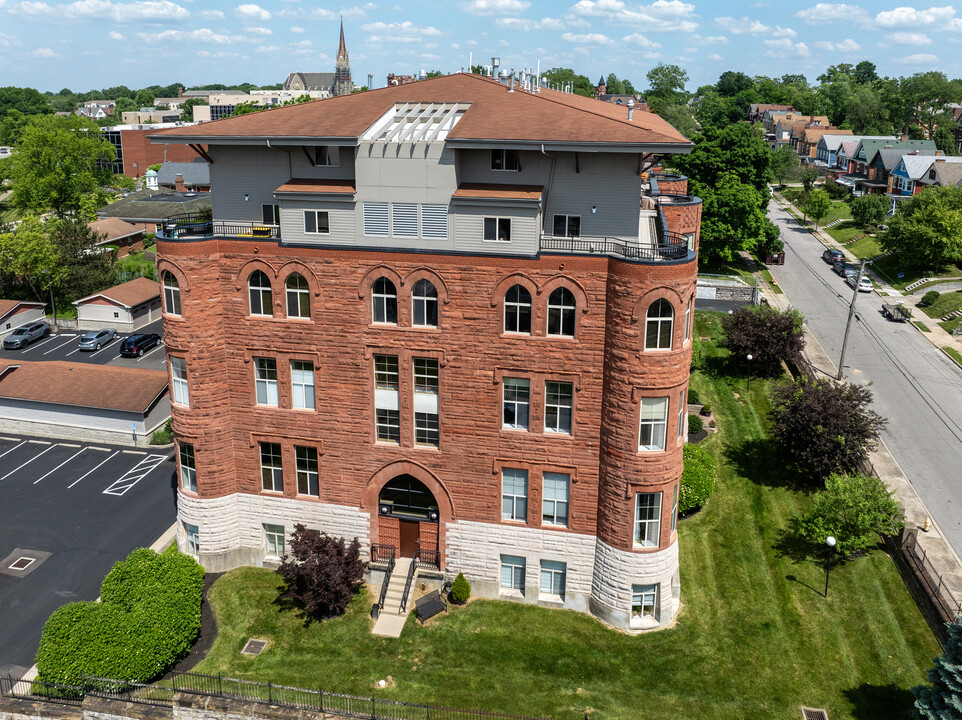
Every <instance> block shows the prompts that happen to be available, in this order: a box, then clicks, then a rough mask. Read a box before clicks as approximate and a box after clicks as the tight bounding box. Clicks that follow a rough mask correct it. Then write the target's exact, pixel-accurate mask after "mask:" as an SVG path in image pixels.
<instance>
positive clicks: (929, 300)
mask: <svg viewBox="0 0 962 720" xmlns="http://www.w3.org/2000/svg"><path fill="white" fill-rule="evenodd" d="M938 299H939V291H938V290H929V291H928V292H927V293H925V295H923V296H922V299H921V300H919V307H932V306H933V305H935V301H936V300H938Z"/></svg>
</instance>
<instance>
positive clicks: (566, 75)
mask: <svg viewBox="0 0 962 720" xmlns="http://www.w3.org/2000/svg"><path fill="white" fill-rule="evenodd" d="M543 75H544V76H545V77H547V78H548V82H549V83H551V84H552V85H555V84H557V83H561V84H564V83H568V82H570V83H572V85H573V87H574V92H575V94H576V95H584V96H585V97H594V96H595V85H594V83H593V82H591V80H589V79H588V76H587V75H578V74H577V73H575V71H574V70H572V69H571V68H551V69H550V70H548V71H547V72H545V73H543Z"/></svg>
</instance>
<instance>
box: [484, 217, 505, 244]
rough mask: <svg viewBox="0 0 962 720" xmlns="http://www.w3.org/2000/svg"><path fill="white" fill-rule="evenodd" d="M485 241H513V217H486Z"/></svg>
mask: <svg viewBox="0 0 962 720" xmlns="http://www.w3.org/2000/svg"><path fill="white" fill-rule="evenodd" d="M484 241H485V242H511V218H498V217H486V218H484Z"/></svg>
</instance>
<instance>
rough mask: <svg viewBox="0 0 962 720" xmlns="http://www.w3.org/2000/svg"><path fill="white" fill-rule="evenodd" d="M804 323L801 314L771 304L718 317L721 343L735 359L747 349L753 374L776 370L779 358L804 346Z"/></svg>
mask: <svg viewBox="0 0 962 720" xmlns="http://www.w3.org/2000/svg"><path fill="white" fill-rule="evenodd" d="M804 323H805V318H804V317H802V314H801V313H800V312H799V311H798V310H795V309H791V310H784V311H783V310H778V309H776V308H774V307H772V306H771V305H752V306H747V307H741V308H738V309H737V310H735V311H734V312H733V313H732V314H731V315H728V316H723V317H722V329H723V330H724V331H725V338H724V340H723V341H722V344H723V345H724V347H727V348H728V349H729V350H731V353H732V356H733V357H734V358H737V359H738V361H739V362H740V361H741V359H743V358H745V357H747V356H748V354H749V353H750V354H751V355H752V368H753V369H754V372H755V374H756V375H763V376H764V375H772V374H774V373H777V372H778V371H779V368H780V363H781V362H782V361H783V360H789V359H791V358H793V357H795V356H797V355H798V354H799V353H801V352H802V350H804V349H805V334H804V331H803V329H802V326H803V324H804Z"/></svg>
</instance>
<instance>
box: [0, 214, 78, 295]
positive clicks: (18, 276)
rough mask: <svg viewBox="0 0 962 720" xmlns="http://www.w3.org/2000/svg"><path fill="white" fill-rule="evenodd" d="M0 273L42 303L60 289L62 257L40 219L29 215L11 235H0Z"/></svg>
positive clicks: (63, 276) (62, 267) (64, 271)
mask: <svg viewBox="0 0 962 720" xmlns="http://www.w3.org/2000/svg"><path fill="white" fill-rule="evenodd" d="M0 272H2V273H3V274H4V275H6V276H8V277H9V278H10V279H11V280H12V282H13V283H15V284H17V285H19V286H20V287H21V288H25V289H29V291H30V293H31V294H32V295H33V296H34V297H35V298H36V299H37V300H40V301H41V302H46V300H47V298H48V295H49V293H50V292H51V291H52V290H53V289H55V288H58V287H60V286H61V284H62V283H63V281H64V279H65V277H66V268H65V267H64V263H63V258H62V257H61V255H60V251H59V250H58V248H57V246H56V245H55V244H54V242H53V241H52V240H51V238H50V236H49V234H48V233H47V230H46V228H45V227H44V225H43V223H42V222H41V221H40V219H39V218H37V217H36V216H33V215H28V216H27V217H25V218H23V220H21V221H20V223H18V225H17V227H16V229H15V230H14V231H13V232H8V233H3V234H2V235H0Z"/></svg>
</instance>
